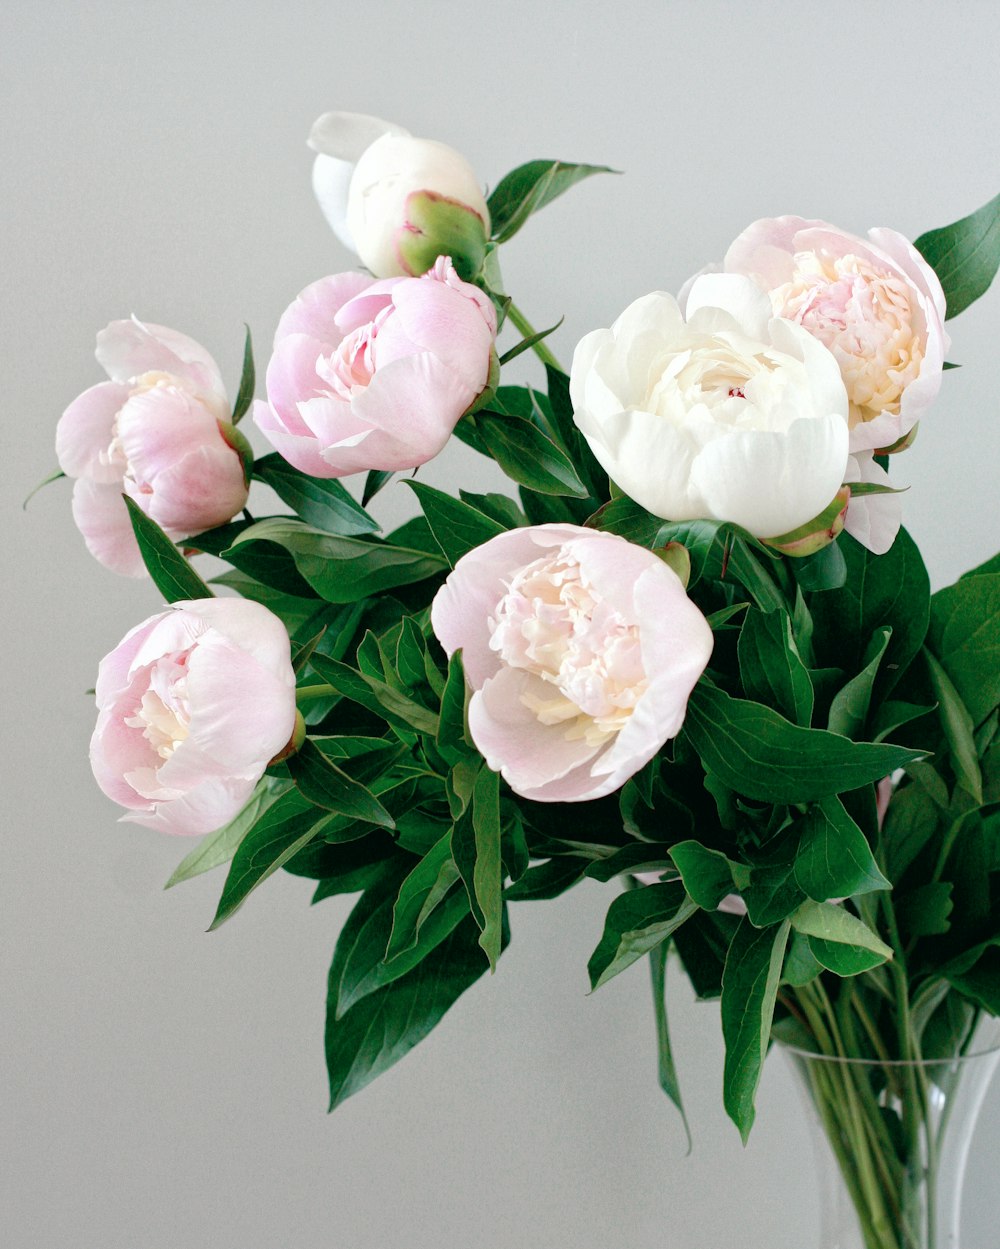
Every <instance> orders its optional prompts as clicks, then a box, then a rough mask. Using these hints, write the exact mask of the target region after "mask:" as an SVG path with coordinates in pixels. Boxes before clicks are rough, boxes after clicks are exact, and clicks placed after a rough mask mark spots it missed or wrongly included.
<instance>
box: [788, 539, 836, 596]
mask: <svg viewBox="0 0 1000 1249" xmlns="http://www.w3.org/2000/svg"><path fill="white" fill-rule="evenodd" d="M788 562H789V565H790V567H791V571H792V574H793V576H794V577H795V580H796V582H797V583H798V584H799V585H800V586H801V587H802V589H803V590H837V589H839V588H840V587H841V586H842V585H843V584H844V582H845V581H846V580H847V563H846V561H845V559H844V552H843V550H842V549H841V546H840V543H839V542H830V543H828V544H827V545H826V546H824V547H822V548H821V549H820V550H818V551H816V552H815V554H813V555H803V556H801V557H799V558H795V559H790V560H789V561H788Z"/></svg>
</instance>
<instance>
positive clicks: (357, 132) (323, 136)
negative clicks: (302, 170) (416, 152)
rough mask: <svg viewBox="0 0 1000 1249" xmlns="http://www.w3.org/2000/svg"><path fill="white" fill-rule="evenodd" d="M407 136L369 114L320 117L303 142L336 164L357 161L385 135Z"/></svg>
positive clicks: (388, 122) (399, 128)
mask: <svg viewBox="0 0 1000 1249" xmlns="http://www.w3.org/2000/svg"><path fill="white" fill-rule="evenodd" d="M409 133H410V132H409V131H408V130H406V129H404V128H403V127H402V126H398V125H396V123H395V122H392V121H383V120H382V118H381V117H373V116H371V115H370V114H369V113H345V112H331V113H323V114H322V115H321V116H320V117H317V118H316V120H315V121H314V122H313V124H312V129H311V130H310V131H309V138H308V139H307V140H306V142H307V143H308V144H309V146H310V147H311V148H312V150H313V151H314V152H322V153H323V154H324V155H325V156H333V157H336V158H337V159H338V160H343V161H351V162H354V161H356V160H357V159H358V158H359V157H360V155H361V153H362V152H363V151H364V150H365V148H367V147H369V146H370V145H371V144H372V143H374V142H375V140H376V139H380V138H381V137H382V136H383V135H384V134H394V135H408V134H409Z"/></svg>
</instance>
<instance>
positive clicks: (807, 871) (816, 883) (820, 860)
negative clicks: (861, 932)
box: [795, 797, 891, 902]
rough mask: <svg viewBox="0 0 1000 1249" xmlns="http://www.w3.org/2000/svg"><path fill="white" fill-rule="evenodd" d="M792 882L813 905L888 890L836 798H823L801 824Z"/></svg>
mask: <svg viewBox="0 0 1000 1249" xmlns="http://www.w3.org/2000/svg"><path fill="white" fill-rule="evenodd" d="M801 826H802V840H801V841H800V842H799V849H798V853H797V854H796V856H795V879H796V881H797V882H798V884H799V886H800V887H801V889H802V891H803V893H806V894H808V896H809V897H810V898H812V899H814V900H815V901H817V902H825V901H826V900H827V898H847V897H853V896H854V895H855V894H860V893H870V892H872V891H873V890H878V889H889V888H891V886H890V884H889V882H888V881H887V880H886V878H885V877H884V876H883V875H882V873H881V872H880V871H879V869H878V866H877V864H876V863H875V858H874V856H873V855H872V851H871V846H869V844H868V840H867V838H866V837H865V835H864V833H863V832H862V831H861V829H860V828H859V827H858V826H857V824H855V822H854V821H853V820H852V819H851V817H850V816H849V815H848V814H847V812H846V811H845V810H844V804H843V803H842V802H841V801H840V799H839V798H836V797H830V798H824V799H823V801H822V802H820V803H818V804H817V805H815V806H812V807H810V808H809V811H808V813H807V814H806V816H805V818H804V819H803V820H802V821H801Z"/></svg>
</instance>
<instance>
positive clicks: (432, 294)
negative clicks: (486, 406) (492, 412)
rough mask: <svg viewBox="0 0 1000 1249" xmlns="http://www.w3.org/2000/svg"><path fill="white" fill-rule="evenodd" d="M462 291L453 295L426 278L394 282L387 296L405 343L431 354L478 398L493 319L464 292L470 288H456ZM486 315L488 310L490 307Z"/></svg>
mask: <svg viewBox="0 0 1000 1249" xmlns="http://www.w3.org/2000/svg"><path fill="white" fill-rule="evenodd" d="M462 286H463V287H467V288H468V291H464V290H457V289H455V288H454V287H452V286H451V285H449V284H448V283H446V282H440V281H437V280H435V279H434V278H431V277H424V278H415V279H411V280H410V281H404V282H400V283H398V285H397V286H396V287H395V288H394V289H393V292H392V302H393V304H394V305H395V309H396V317H394V318H393V321H395V320H397V319H398V320H399V322H400V323H401V324H402V326H403V329H404V331H405V333H406V336H407V338H409V339H410V341H411V342H413V343H415V344H416V346H417V348H418V349H424V350H426V351H429V352H431V353H432V354H433V355H434V356H436V357H437V359H438V360H440V361H441V362H442V363H443V364H445V365H447V367H448V368H449V369H450V370H451V371H452V372H454V373H455V374H457V375H458V377H460V378H461V379H462V381H463V382H464V384H465V385H466V386H467V387H468V388H469V389H470V390H471V391H472V392H473V393H474V394H478V393H479V392H480V391H481V390H482V389H483V387H484V386H485V385H486V381H487V378H488V376H489V371H490V351H491V349H492V347H493V339H494V336H495V333H496V319H495V317H491V316H487V315H486V314H485V313H484V311H483V309H482V307H481V306H480V304H479V302H478V300H477V299H475V298H473V296H472V294H471V293H469V292H475V293H477V294H478V292H476V290H475V287H473V286H469V285H468V284H467V283H462ZM490 313H492V307H491V308H490ZM380 346H381V342H380V341H378V340H377V341H376V361H377V363H378V364H379V366H381V360H380V351H379V348H380Z"/></svg>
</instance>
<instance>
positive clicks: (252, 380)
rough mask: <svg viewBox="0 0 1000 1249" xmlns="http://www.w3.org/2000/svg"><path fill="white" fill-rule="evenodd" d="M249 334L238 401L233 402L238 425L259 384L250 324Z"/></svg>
mask: <svg viewBox="0 0 1000 1249" xmlns="http://www.w3.org/2000/svg"><path fill="white" fill-rule="evenodd" d="M246 331H247V336H246V338H245V339H244V342H243V371H242V373H241V374H240V388H239V390H238V391H237V392H236V402H235V403H234V404H233V417H232V420H233V424H234V425H238V424H239V423H240V421H241V420H242V419H243V417H244V416H245V415H246V413H247V410H248V409H249V407H250V404H251V403H253V392H254V390H255V389H256V386H257V375H256V371H255V369H254V366H253V339H252V338H251V336H250V326H249V325H248V326H247V327H246Z"/></svg>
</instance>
